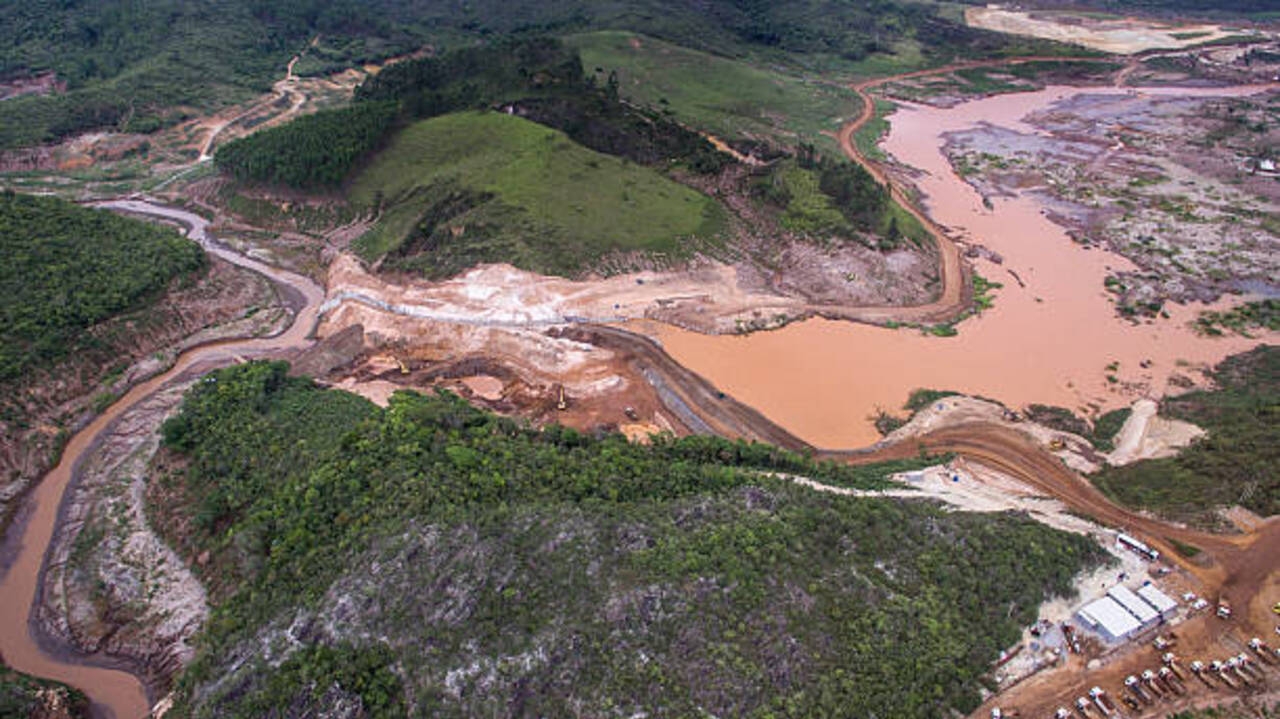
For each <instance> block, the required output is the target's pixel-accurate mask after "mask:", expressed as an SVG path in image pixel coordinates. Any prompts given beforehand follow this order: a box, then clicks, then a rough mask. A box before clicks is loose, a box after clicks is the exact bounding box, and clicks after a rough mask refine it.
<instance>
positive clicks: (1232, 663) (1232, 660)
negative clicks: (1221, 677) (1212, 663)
mask: <svg viewBox="0 0 1280 719" xmlns="http://www.w3.org/2000/svg"><path fill="white" fill-rule="evenodd" d="M1223 665H1224V666H1226V668H1227V669H1226V671H1229V672H1231V673H1233V674H1234V675H1235V676H1237V677H1239V678H1240V681H1241V682H1243V683H1244V684H1253V683H1254V681H1255V680H1254V677H1253V675H1252V674H1248V673H1246V672H1245V671H1244V667H1242V666H1241V665H1240V660H1239V659H1238V658H1237V657H1227V660H1226V661H1225V662H1223Z"/></svg>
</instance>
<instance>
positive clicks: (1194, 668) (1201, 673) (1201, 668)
mask: <svg viewBox="0 0 1280 719" xmlns="http://www.w3.org/2000/svg"><path fill="white" fill-rule="evenodd" d="M1191 673H1192V674H1195V675H1196V676H1197V677H1199V678H1200V681H1202V682H1204V685H1205V686H1207V687H1209V688H1210V689H1217V686H1216V685H1214V683H1213V680H1212V679H1210V678H1209V670H1208V669H1207V668H1206V667H1205V665H1204V662H1202V661H1200V660H1199V659H1197V660H1195V661H1193V662H1191Z"/></svg>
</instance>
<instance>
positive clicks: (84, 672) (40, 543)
mask: <svg viewBox="0 0 1280 719" xmlns="http://www.w3.org/2000/svg"><path fill="white" fill-rule="evenodd" d="M102 206H104V207H107V208H110V209H113V210H118V211H120V210H123V211H129V212H136V213H141V214H147V215H151V216H156V217H163V218H167V219H169V220H173V221H177V222H180V223H182V224H184V225H186V226H187V227H189V228H190V231H189V233H188V234H189V236H190V237H191V238H192V239H194V240H196V241H197V242H199V243H200V244H201V245H202V246H204V248H205V250H206V251H208V252H209V253H210V254H214V255H217V256H218V257H221V258H222V259H225V260H227V261H228V262H231V263H234V264H236V265H239V266H241V267H245V268H247V269H250V270H253V271H255V272H259V273H261V274H264V275H266V276H267V277H269V278H271V279H272V280H273V281H275V282H276V283H277V284H278V285H280V286H282V287H283V288H285V290H286V291H288V292H291V293H297V294H298V295H300V296H301V299H302V303H303V309H302V310H301V311H300V312H299V313H298V315H297V316H296V317H295V319H294V322H293V324H292V325H291V326H290V327H289V329H288V330H286V331H285V332H283V333H281V334H279V335H277V336H275V337H272V338H267V339H255V340H244V341H234V340H233V341H227V342H218V343H213V344H209V345H205V346H202V347H198V348H196V349H193V350H191V351H189V352H186V353H184V354H183V355H182V356H181V357H180V358H179V360H178V361H177V363H176V364H175V365H174V366H173V367H172V368H171V369H170V370H169V371H167V372H165V373H164V374H162V375H158V376H156V377H155V378H153V379H151V380H149V381H147V382H144V383H142V384H139V385H137V386H135V387H134V388H133V389H131V390H130V391H129V392H128V393H127V394H125V396H124V397H122V398H121V399H120V400H119V401H117V402H116V403H115V404H113V405H111V407H110V408H109V409H107V411H105V412H103V413H102V414H101V415H99V416H98V417H97V418H96V419H94V420H93V422H91V423H90V424H89V425H88V426H87V427H85V428H84V429H83V430H81V431H80V432H79V433H77V434H76V435H75V437H73V438H72V439H71V441H70V442H68V443H67V446H66V448H65V449H64V450H63V453H62V459H61V461H60V462H58V465H57V466H56V467H54V468H53V470H52V471H50V472H49V473H48V474H47V475H45V477H44V479H43V480H41V482H40V483H39V484H38V485H36V487H35V489H34V491H32V492H31V493H30V495H28V497H27V499H26V501H25V503H24V510H23V511H22V512H21V514H20V517H21V519H20V521H18V522H15V523H14V525H13V528H12V529H11V530H10V536H8V537H6V544H8V545H9V547H10V548H12V547H13V546H14V545H15V544H16V556H14V558H13V562H12V563H11V564H10V565H9V569H8V571H7V572H6V573H5V575H4V577H3V579H0V656H2V657H3V658H4V662H5V664H7V665H8V666H10V667H12V668H13V669H16V670H18V671H20V672H25V673H27V674H33V675H35V676H40V677H46V678H49V679H57V680H58V681H61V682H65V683H67V684H70V685H72V686H74V687H76V688H78V689H81V690H82V691H84V693H85V694H87V695H88V697H89V700H90V702H92V710H93V713H94V715H95V716H103V717H114V718H116V719H135V718H137V717H144V716H146V715H147V713H148V712H149V711H150V707H149V705H148V702H147V696H146V693H145V692H144V690H143V687H142V683H141V682H139V681H138V678H137V677H135V676H134V675H132V674H130V673H128V672H124V671H119V670H115V669H106V668H100V667H96V666H89V665H88V664H86V661H85V660H82V659H81V658H79V657H77V656H70V655H69V653H50V652H48V651H46V649H45V648H44V647H42V646H41V644H40V643H38V642H37V640H36V639H35V637H33V635H32V629H33V624H32V622H31V619H30V617H31V609H32V605H33V603H34V601H35V597H36V591H37V588H38V587H39V581H40V569H41V566H42V564H43V562H44V558H45V552H46V550H47V549H48V546H49V541H50V539H51V538H52V536H53V530H54V526H55V523H56V521H57V515H58V508H59V505H60V504H61V502H62V496H63V493H64V491H65V490H66V487H67V484H68V482H69V481H70V480H71V476H72V473H73V472H74V471H75V468H76V465H77V463H79V462H80V461H81V459H83V458H84V457H85V455H86V454H87V453H88V452H90V451H91V450H92V449H93V445H94V442H95V440H96V439H97V438H98V436H99V435H100V434H101V433H102V431H103V430H104V429H106V428H107V427H108V426H109V425H110V424H111V423H112V422H113V421H115V420H116V419H117V418H118V417H119V416H120V415H121V414H123V413H124V412H125V411H126V410H128V409H129V408H130V407H132V406H133V405H135V404H137V403H138V402H139V401H140V400H142V399H144V398H145V397H147V396H148V395H149V394H151V393H152V392H154V391H155V390H156V389H158V388H159V387H161V386H162V385H164V384H165V383H166V382H168V381H169V380H171V379H173V378H175V377H177V376H178V375H180V374H182V373H183V372H185V371H187V370H188V369H190V368H191V367H193V366H195V365H201V366H202V367H203V366H209V367H212V366H215V365H219V364H230V363H231V362H234V361H237V360H238V359H240V358H249V357H255V356H261V355H263V354H266V353H269V352H277V351H280V350H284V349H290V348H295V347H303V346H306V345H307V344H308V343H309V341H310V340H308V336H309V335H310V334H311V331H312V329H313V328H314V326H315V323H316V313H317V310H318V308H319V307H320V303H321V301H323V299H324V292H323V290H322V289H321V288H320V287H319V286H318V285H316V284H315V283H314V282H312V281H311V280H310V279H308V278H306V277H303V276H301V275H297V274H294V273H292V272H287V271H284V270H280V269H277V268H274V267H271V266H269V265H265V264H263V263H261V262H258V261H256V260H252V259H249V258H247V257H243V256H241V255H239V254H237V253H235V252H232V251H231V250H229V249H227V248H225V247H222V246H220V245H217V244H215V243H214V241H213V238H212V237H210V236H209V234H208V232H207V225H208V223H207V222H206V221H205V220H204V218H202V217H200V216H198V215H193V214H191V213H189V212H184V211H182V210H177V209H174V208H169V207H164V206H161V205H156V204H152V203H148V202H142V201H138V200H124V201H117V202H110V203H104V204H103V205H102ZM15 535H16V536H15ZM88 661H89V662H92V661H93V658H89V659H88Z"/></svg>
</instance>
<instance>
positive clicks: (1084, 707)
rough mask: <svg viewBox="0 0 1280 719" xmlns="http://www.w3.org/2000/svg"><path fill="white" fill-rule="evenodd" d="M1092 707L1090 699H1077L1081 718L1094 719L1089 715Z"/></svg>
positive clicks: (1077, 708)
mask: <svg viewBox="0 0 1280 719" xmlns="http://www.w3.org/2000/svg"><path fill="white" fill-rule="evenodd" d="M1092 706H1093V705H1092V704H1090V703H1089V700H1088V699H1085V698H1084V697H1076V711H1077V712H1079V713H1080V716H1082V717H1084V719H1093V715H1092V714H1090V713H1089V708H1090V707H1092Z"/></svg>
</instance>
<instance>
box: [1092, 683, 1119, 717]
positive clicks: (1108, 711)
mask: <svg viewBox="0 0 1280 719" xmlns="http://www.w3.org/2000/svg"><path fill="white" fill-rule="evenodd" d="M1089 697H1090V698H1091V699H1093V703H1094V704H1097V705H1098V709H1099V710H1100V711H1101V712H1102V715H1103V716H1112V715H1113V714H1115V713H1116V705H1115V704H1112V703H1111V697H1109V696H1107V693H1106V692H1104V691H1102V687H1094V688H1092V689H1090V690H1089Z"/></svg>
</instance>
